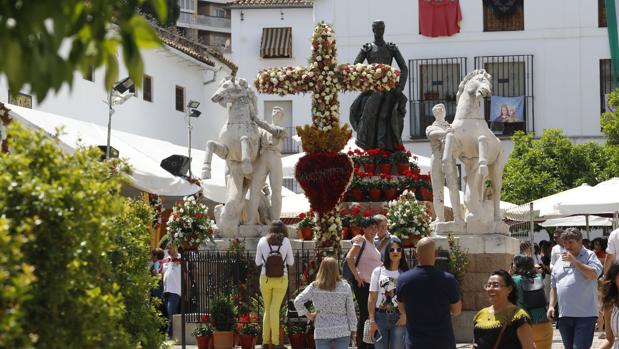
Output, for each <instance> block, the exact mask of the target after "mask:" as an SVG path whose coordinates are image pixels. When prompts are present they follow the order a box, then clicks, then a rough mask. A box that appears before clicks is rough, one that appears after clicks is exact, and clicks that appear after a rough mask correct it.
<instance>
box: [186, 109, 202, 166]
mask: <svg viewBox="0 0 619 349" xmlns="http://www.w3.org/2000/svg"><path fill="white" fill-rule="evenodd" d="M199 106H200V102H198V101H194V100H190V101H189V103H188V104H187V116H186V117H185V120H186V121H187V133H188V134H189V142H188V143H189V144H188V146H187V148H188V149H187V153H188V154H187V155H188V157H189V178H191V177H192V173H191V129H192V128H193V126H191V118H197V117H199V116H200V115H201V114H202V112H200V111H199V110H198V109H197V108H198V107H199Z"/></svg>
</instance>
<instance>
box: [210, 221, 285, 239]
mask: <svg viewBox="0 0 619 349" xmlns="http://www.w3.org/2000/svg"><path fill="white" fill-rule="evenodd" d="M213 232H214V234H215V237H217V238H222V239H231V238H234V237H237V238H240V239H243V238H260V237H262V236H266V235H267V234H268V233H269V226H268V225H259V224H244V225H239V226H238V228H237V231H236V233H235V234H232V235H233V236H229V234H225V233H224V232H223V231H221V230H220V229H219V228H217V226H214V227H213ZM288 236H290V237H294V236H297V231H296V229H295V228H294V227H291V226H288Z"/></svg>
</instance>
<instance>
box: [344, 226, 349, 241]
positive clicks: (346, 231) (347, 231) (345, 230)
mask: <svg viewBox="0 0 619 349" xmlns="http://www.w3.org/2000/svg"><path fill="white" fill-rule="evenodd" d="M350 235H351V233H350V227H342V240H350Z"/></svg>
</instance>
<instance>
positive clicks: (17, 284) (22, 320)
mask: <svg viewBox="0 0 619 349" xmlns="http://www.w3.org/2000/svg"><path fill="white" fill-rule="evenodd" d="M24 226H25V227H27V225H24ZM18 231H19V233H18V234H9V223H8V221H7V220H5V219H2V218H0V348H31V347H32V346H33V344H34V343H33V342H34V340H35V338H33V337H31V336H29V335H28V332H27V331H26V330H25V324H26V323H27V321H28V319H27V318H26V314H25V312H24V310H23V308H22V303H24V302H25V301H26V300H27V299H28V292H29V291H30V289H31V286H32V283H33V282H34V281H35V279H34V273H33V272H34V270H33V268H32V266H31V265H29V264H27V263H26V262H25V260H24V255H23V253H22V251H21V249H22V246H23V245H24V244H25V243H27V242H28V241H29V240H30V239H31V238H32V237H31V235H32V234H31V232H29V231H27V230H25V229H24V230H22V229H18Z"/></svg>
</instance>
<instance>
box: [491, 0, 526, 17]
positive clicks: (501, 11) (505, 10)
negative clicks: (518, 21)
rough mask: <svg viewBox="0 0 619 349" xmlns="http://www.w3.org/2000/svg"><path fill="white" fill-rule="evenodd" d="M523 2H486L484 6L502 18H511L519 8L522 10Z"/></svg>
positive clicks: (510, 0) (498, 0)
mask: <svg viewBox="0 0 619 349" xmlns="http://www.w3.org/2000/svg"><path fill="white" fill-rule="evenodd" d="M522 4H523V0H484V5H485V6H488V7H490V8H491V9H492V12H494V15H495V16H497V17H500V18H505V17H511V16H512V15H513V14H514V13H515V12H516V11H517V10H518V9H519V8H522Z"/></svg>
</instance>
